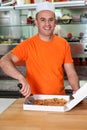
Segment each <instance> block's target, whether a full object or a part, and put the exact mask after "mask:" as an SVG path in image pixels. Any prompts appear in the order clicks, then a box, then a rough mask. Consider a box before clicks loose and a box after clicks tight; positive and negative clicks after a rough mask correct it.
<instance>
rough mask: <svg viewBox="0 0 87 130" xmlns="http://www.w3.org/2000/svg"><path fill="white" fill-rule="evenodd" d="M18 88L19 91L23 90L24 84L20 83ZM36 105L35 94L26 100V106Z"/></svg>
mask: <svg viewBox="0 0 87 130" xmlns="http://www.w3.org/2000/svg"><path fill="white" fill-rule="evenodd" d="M17 87H18V88H19V89H21V88H22V84H21V83H18V84H17ZM34 103H35V99H34V97H33V94H30V96H29V97H28V98H27V99H25V102H24V104H31V105H33V104H34Z"/></svg>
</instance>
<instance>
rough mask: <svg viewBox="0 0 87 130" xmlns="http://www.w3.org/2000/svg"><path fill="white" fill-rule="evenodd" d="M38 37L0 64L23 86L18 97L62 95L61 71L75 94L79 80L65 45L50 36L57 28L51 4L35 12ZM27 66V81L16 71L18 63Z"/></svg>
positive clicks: (62, 78)
mask: <svg viewBox="0 0 87 130" xmlns="http://www.w3.org/2000/svg"><path fill="white" fill-rule="evenodd" d="M36 12H37V13H36V20H35V24H36V26H37V28H38V34H36V35H35V36H33V37H31V38H28V39H26V40H24V41H23V42H22V43H20V44H18V45H17V46H16V47H15V48H14V49H13V50H11V51H10V52H8V54H6V55H5V56H3V57H2V58H1V60H0V66H1V68H2V69H3V71H4V72H5V73H6V74H7V75H9V76H11V77H13V78H14V79H17V80H18V81H19V83H21V84H22V89H21V90H20V91H21V93H22V94H23V95H24V96H25V98H27V97H28V96H29V95H30V93H32V94H59V95H63V94H65V89H64V74H63V68H64V69H65V72H66V74H67V77H68V80H69V83H70V85H71V87H72V89H73V93H75V92H76V91H77V90H78V89H79V80H78V76H77V74H76V71H75V69H74V65H73V60H72V57H71V53H70V46H69V44H68V43H67V41H66V40H65V39H63V38H61V37H59V36H56V35H54V34H53V32H54V28H55V26H56V22H55V21H56V20H55V9H54V6H53V4H52V3H50V2H42V3H39V4H38V5H37V8H36ZM20 61H24V62H25V64H26V77H24V76H23V74H22V73H21V72H19V71H18V70H17V69H16V66H15V64H16V63H17V62H20Z"/></svg>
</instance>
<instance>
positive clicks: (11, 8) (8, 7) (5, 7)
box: [0, 6, 14, 11]
mask: <svg viewBox="0 0 87 130" xmlns="http://www.w3.org/2000/svg"><path fill="white" fill-rule="evenodd" d="M13 9H14V6H0V11H10V10H13Z"/></svg>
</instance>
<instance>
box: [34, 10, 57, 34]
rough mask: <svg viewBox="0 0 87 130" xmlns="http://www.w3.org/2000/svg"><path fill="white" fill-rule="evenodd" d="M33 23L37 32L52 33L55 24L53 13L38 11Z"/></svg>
mask: <svg viewBox="0 0 87 130" xmlns="http://www.w3.org/2000/svg"><path fill="white" fill-rule="evenodd" d="M35 24H36V26H37V27H38V32H39V34H40V35H42V36H50V35H51V34H53V31H54V28H55V26H56V22H55V14H54V13H53V12H51V11H48V10H45V11H41V12H39V13H38V15H37V17H36V20H35Z"/></svg>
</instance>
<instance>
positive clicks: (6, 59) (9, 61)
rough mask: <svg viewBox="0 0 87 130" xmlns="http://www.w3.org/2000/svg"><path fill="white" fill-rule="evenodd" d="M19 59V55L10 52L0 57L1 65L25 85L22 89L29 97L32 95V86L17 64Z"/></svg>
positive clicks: (6, 71) (7, 72)
mask: <svg viewBox="0 0 87 130" xmlns="http://www.w3.org/2000/svg"><path fill="white" fill-rule="evenodd" d="M18 61H19V59H18V57H17V56H15V55H14V54H12V53H11V52H9V53H7V54H6V55H5V56H3V57H2V58H1V59H0V67H1V68H2V70H3V71H4V72H5V73H6V74H7V75H9V76H10V77H12V78H14V79H17V80H18V81H19V83H21V84H22V85H23V87H22V89H21V90H20V91H21V93H22V94H23V95H24V96H25V97H26V98H27V97H28V96H29V95H30V86H29V84H28V82H27V81H26V79H25V77H24V76H23V74H22V73H21V72H20V71H19V70H18V69H17V68H16V66H15V63H17V62H18Z"/></svg>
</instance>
